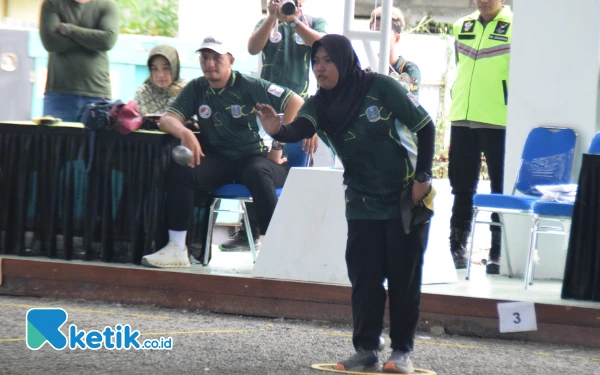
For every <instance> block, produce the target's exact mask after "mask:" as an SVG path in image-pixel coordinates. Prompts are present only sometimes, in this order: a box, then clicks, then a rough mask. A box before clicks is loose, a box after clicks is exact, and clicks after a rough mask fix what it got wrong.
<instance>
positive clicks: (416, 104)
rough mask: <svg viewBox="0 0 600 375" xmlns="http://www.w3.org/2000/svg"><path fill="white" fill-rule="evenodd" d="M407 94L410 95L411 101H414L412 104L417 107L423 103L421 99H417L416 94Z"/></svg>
mask: <svg viewBox="0 0 600 375" xmlns="http://www.w3.org/2000/svg"><path fill="white" fill-rule="evenodd" d="M406 96H408V98H409V99H410V101H411V102H412V104H414V106H415V107H417V108H418V107H420V106H421V103H419V100H418V99H417V97H416V96H414V95H413V94H411V93H410V92H409V93H408V94H406Z"/></svg>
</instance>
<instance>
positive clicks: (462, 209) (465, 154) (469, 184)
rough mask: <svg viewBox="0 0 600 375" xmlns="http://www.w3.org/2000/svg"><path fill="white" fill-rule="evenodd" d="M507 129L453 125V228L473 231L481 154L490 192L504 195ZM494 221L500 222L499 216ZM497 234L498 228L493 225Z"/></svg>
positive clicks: (451, 170)
mask: <svg viewBox="0 0 600 375" xmlns="http://www.w3.org/2000/svg"><path fill="white" fill-rule="evenodd" d="M505 137H506V131H505V130H504V129H471V128H468V127H464V126H452V128H451V131H450V154H449V160H450V163H449V165H448V175H449V177H450V186H451V187H452V194H454V205H453V206H452V218H451V219H450V226H451V227H455V228H461V229H464V230H466V231H470V230H471V221H472V220H473V196H474V195H475V192H476V191H477V183H478V182H479V173H480V171H481V153H482V152H483V154H484V155H485V161H486V164H487V167H488V174H489V176H490V183H491V192H492V193H499V194H502V192H503V191H504V147H505V146H504V143H505ZM492 220H493V221H495V222H498V221H499V217H498V215H497V214H492ZM490 229H491V230H492V231H493V232H494V231H498V232H499V231H500V228H499V227H495V226H490Z"/></svg>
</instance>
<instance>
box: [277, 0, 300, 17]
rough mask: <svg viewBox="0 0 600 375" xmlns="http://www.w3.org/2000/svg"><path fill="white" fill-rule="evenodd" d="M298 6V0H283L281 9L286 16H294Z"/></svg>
mask: <svg viewBox="0 0 600 375" xmlns="http://www.w3.org/2000/svg"><path fill="white" fill-rule="evenodd" d="M297 7H298V0H281V11H282V12H283V14H285V15H286V16H292V15H294V14H296V8H297Z"/></svg>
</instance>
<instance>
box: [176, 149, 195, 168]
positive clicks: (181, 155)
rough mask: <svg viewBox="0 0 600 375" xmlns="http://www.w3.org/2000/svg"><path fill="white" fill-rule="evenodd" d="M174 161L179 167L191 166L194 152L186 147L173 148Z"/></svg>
mask: <svg viewBox="0 0 600 375" xmlns="http://www.w3.org/2000/svg"><path fill="white" fill-rule="evenodd" d="M172 154H173V160H175V162H176V163H177V164H179V165H183V166H186V165H189V164H190V162H191V161H192V157H193V156H194V155H193V154H192V150H190V149H189V148H187V147H185V146H176V147H174V148H173V152H172Z"/></svg>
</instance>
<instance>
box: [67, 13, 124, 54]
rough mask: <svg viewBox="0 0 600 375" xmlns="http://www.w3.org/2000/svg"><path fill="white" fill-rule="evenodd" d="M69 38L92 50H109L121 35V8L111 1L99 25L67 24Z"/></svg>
mask: <svg viewBox="0 0 600 375" xmlns="http://www.w3.org/2000/svg"><path fill="white" fill-rule="evenodd" d="M66 26H67V30H68V36H69V38H71V39H73V40H74V41H75V42H77V43H79V44H81V45H82V46H84V47H85V48H87V49H89V50H92V51H109V50H111V49H112V48H113V47H114V46H115V43H116V42H117V38H118V37H119V8H118V6H117V4H116V3H114V2H109V3H107V7H106V9H105V10H104V12H103V14H102V16H101V17H100V19H99V20H98V27H97V28H95V29H88V28H85V27H81V26H76V25H73V24H66Z"/></svg>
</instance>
